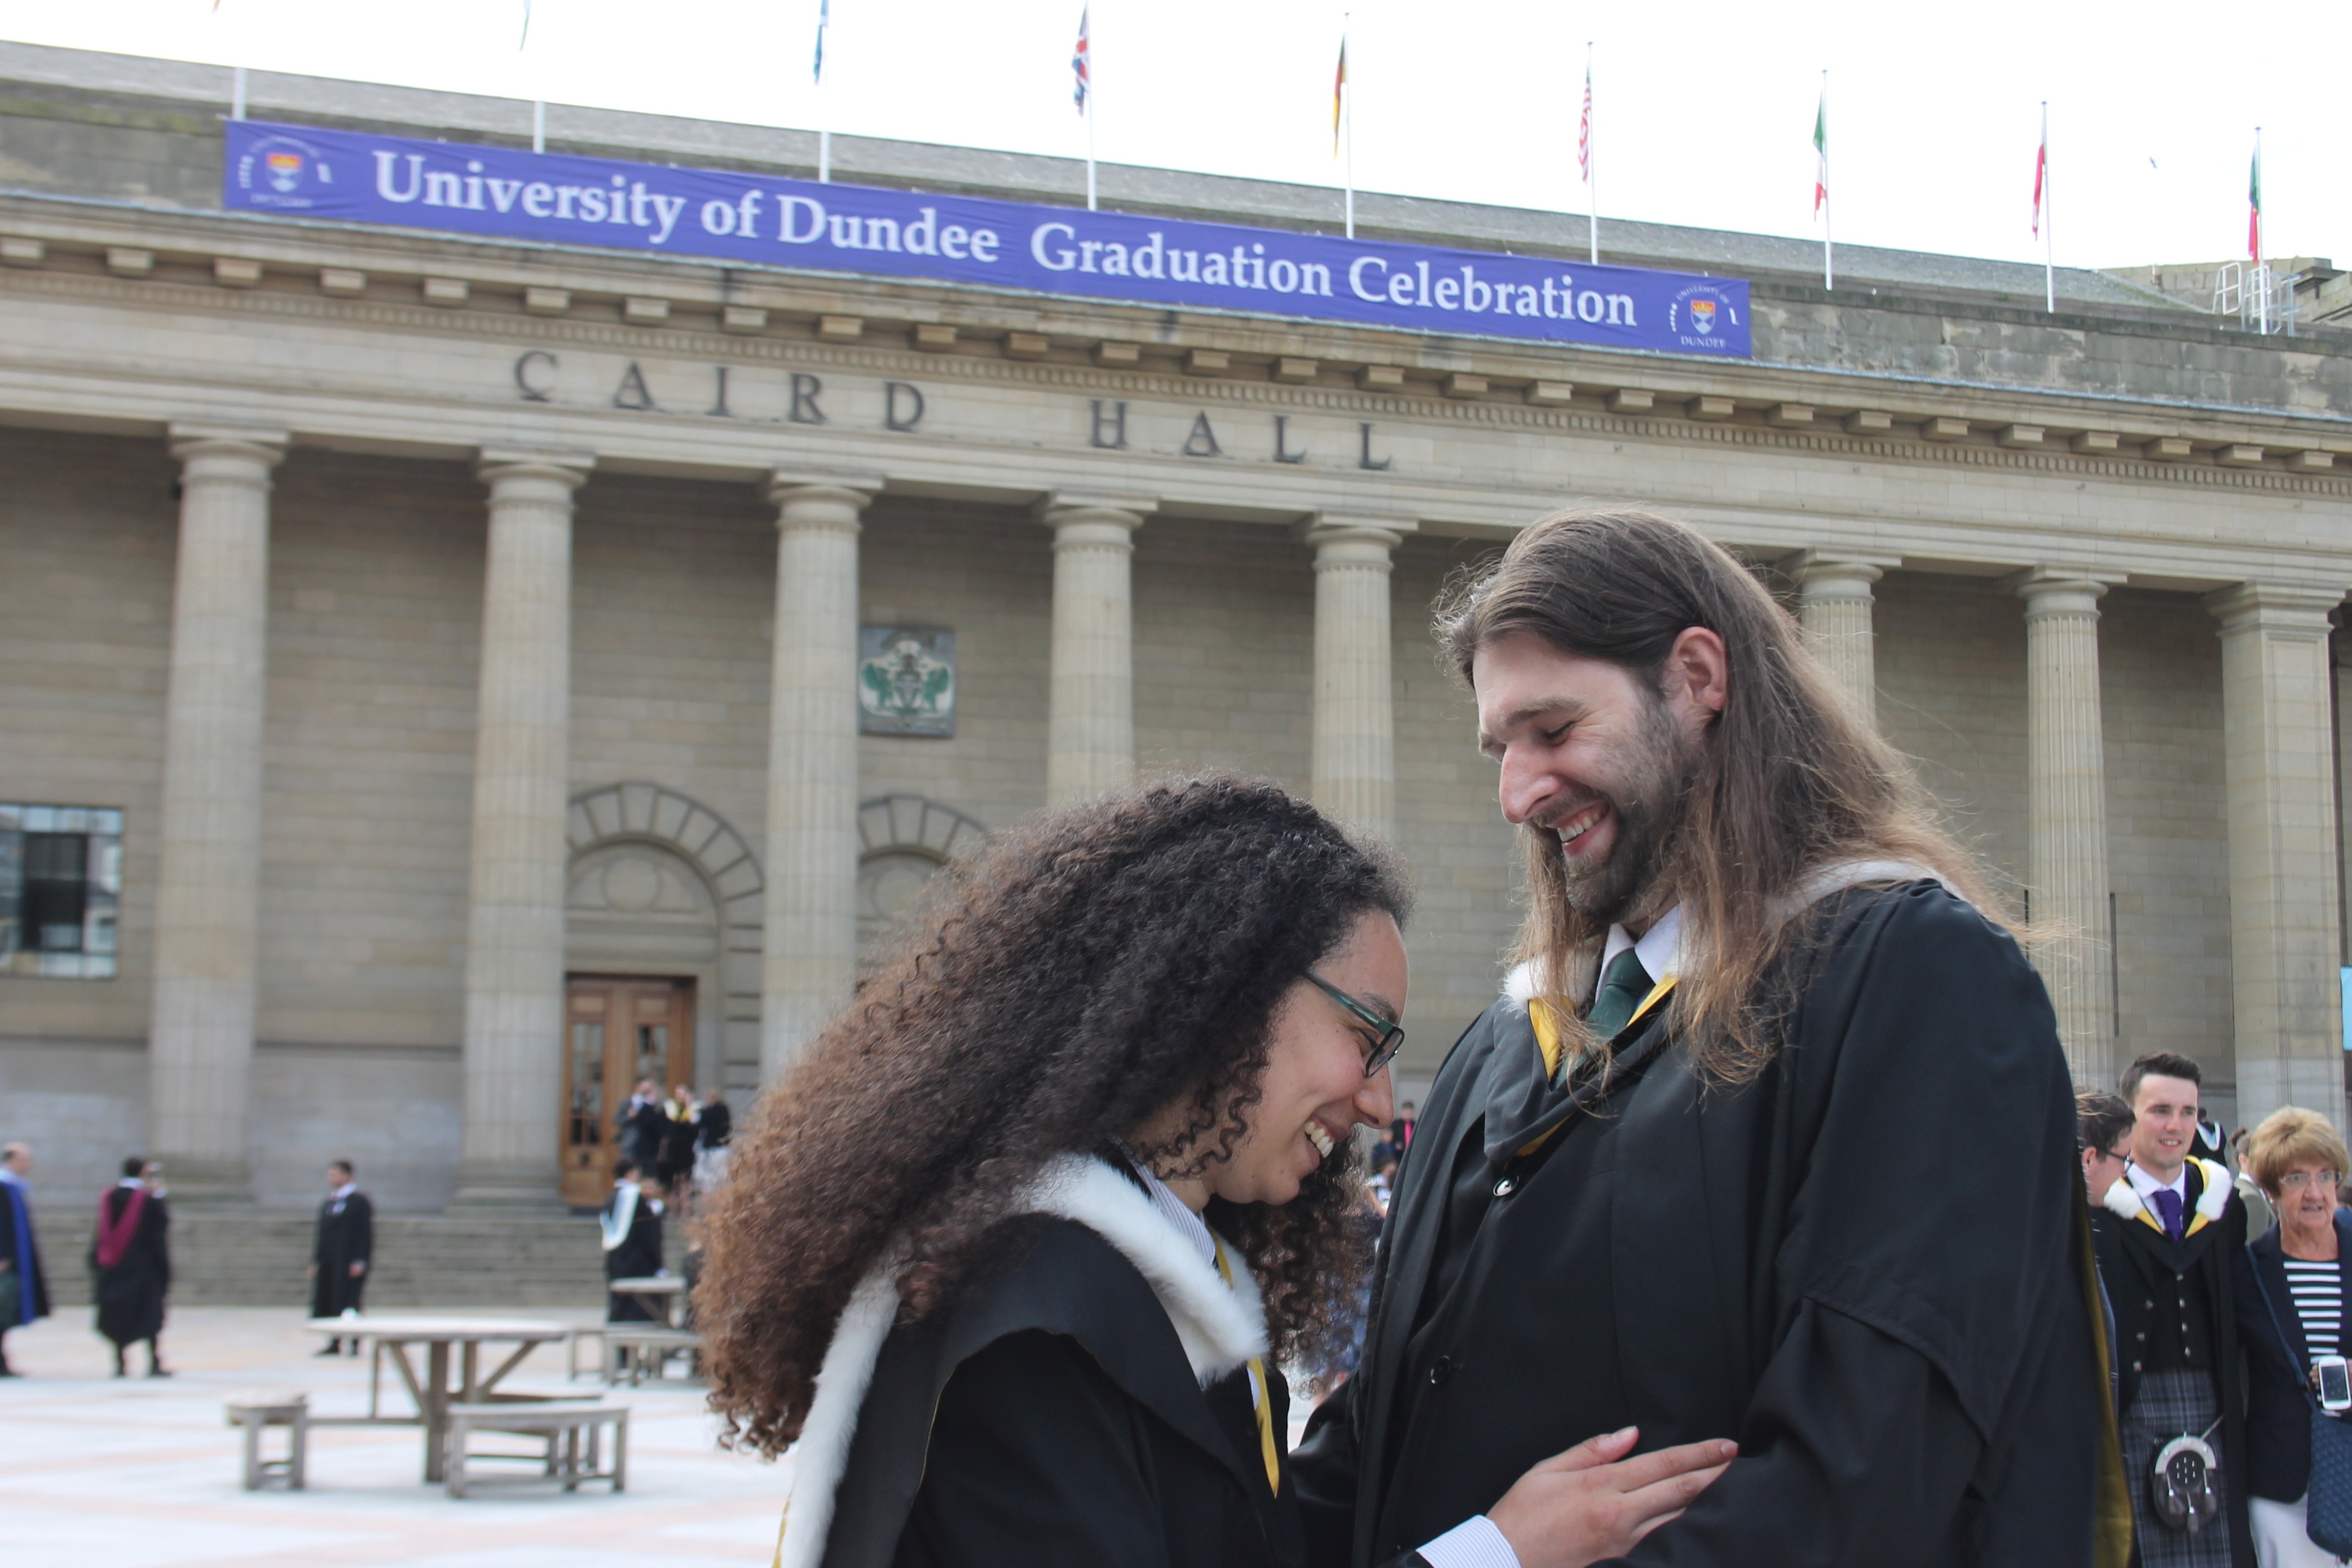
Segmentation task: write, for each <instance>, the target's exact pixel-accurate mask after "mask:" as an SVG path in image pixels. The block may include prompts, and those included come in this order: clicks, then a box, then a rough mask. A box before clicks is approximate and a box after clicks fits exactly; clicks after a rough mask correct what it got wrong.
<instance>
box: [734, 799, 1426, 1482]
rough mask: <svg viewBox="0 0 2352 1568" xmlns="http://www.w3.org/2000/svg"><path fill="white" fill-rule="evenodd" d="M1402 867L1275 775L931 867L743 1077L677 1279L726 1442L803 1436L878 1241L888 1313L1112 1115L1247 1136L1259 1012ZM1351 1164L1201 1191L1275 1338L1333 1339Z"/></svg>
mask: <svg viewBox="0 0 2352 1568" xmlns="http://www.w3.org/2000/svg"><path fill="white" fill-rule="evenodd" d="M1406 906H1407V897H1406V893H1405V889H1404V885H1403V882H1402V878H1401V877H1400V876H1399V874H1398V873H1397V871H1396V870H1395V869H1394V868H1393V867H1392V866H1391V863H1390V862H1389V861H1388V860H1386V859H1385V858H1382V857H1381V855H1380V854H1379V853H1378V852H1376V851H1372V850H1370V849H1367V848H1365V847H1361V846H1359V845H1357V844H1356V843H1354V842H1352V841H1351V840H1349V837H1347V836H1346V835H1345V834H1344V833H1342V832H1341V831H1340V830H1339V828H1338V827H1336V826H1333V825H1332V824H1331V822H1330V821H1329V820H1328V818H1326V817H1325V816H1322V815H1321V814H1320V813H1319V812H1318V811H1317V810H1316V809H1315V808H1314V807H1313V806H1311V805H1307V803H1306V802H1304V801H1302V800H1299V799H1297V797H1295V796H1293V795H1289V794H1288V793H1286V791H1284V790H1283V789H1281V788H1280V787H1278V786H1276V785H1275V784H1264V783H1256V782H1252V781H1245V780H1242V779H1237V778H1233V777H1227V776H1215V777H1208V778H1196V779H1191V780H1186V781H1181V782H1171V783H1166V784H1158V785H1154V786H1151V787H1149V788H1145V789H1141V790H1139V791H1136V792H1133V793H1130V794H1127V795H1115V796H1111V797H1108V798H1106V799H1102V800H1098V801H1095V802H1092V803H1090V804H1087V805H1079V806H1076V807H1072V808H1070V809H1067V810H1064V811H1059V812H1054V813H1050V814H1047V815H1045V816H1038V817H1035V818H1033V819H1031V820H1030V821H1028V822H1027V823H1024V824H1022V825H1020V826H1015V827H1013V828H1012V829H1010V830H1008V831H1006V832H1005V833H1003V835H1001V836H1000V837H997V838H996V839H994V840H992V842H991V843H990V844H989V845H988V846H987V847H984V848H983V849H982V851H981V852H980V853H979V854H978V855H976V856H974V857H972V858H970V859H968V860H964V861H960V862H956V863H952V864H950V865H949V866H948V867H946V868H943V869H942V870H941V871H940V874H939V875H938V876H937V877H936V878H935V879H933V883H932V887H931V889H929V892H928V894H927V897H926V900H925V902H924V904H923V905H922V906H921V908H920V910H919V913H918V915H917V917H916V918H915V919H913V920H911V921H908V935H907V936H906V937H905V938H904V939H903V940H902V942H901V944H900V946H899V948H898V952H896V954H895V956H892V957H890V958H888V959H887V961H886V962H885V963H883V964H882V965H881V966H880V968H879V969H878V970H877V971H876V972H875V973H873V974H872V976H871V977H870V978H869V979H868V980H867V981H866V984H864V985H863V986H862V987H861V989H860V990H859V993H858V994H857V996H856V999H855V1000H854V1001H853V1002H852V1003H851V1004H850V1005H849V1006H848V1007H847V1008H845V1010H844V1011H843V1012H841V1013H840V1014H839V1015H838V1016H835V1018H834V1019H833V1021H832V1022H831V1023H830V1024H829V1025H828V1026H826V1027H825V1029H824V1032H823V1033H822V1034H821V1035H820V1036H819V1037H817V1039H816V1041H815V1042H814V1045H813V1046H812V1047H811V1048H810V1051H809V1053H808V1055H807V1056H806V1057H805V1058H803V1059H802V1060H801V1061H800V1062H799V1063H798V1064H797V1065H796V1066H795V1067H794V1068H793V1069H792V1071H791V1073H790V1074H789V1075H788V1076H787V1077H786V1078H785V1079H784V1080H783V1082H782V1085H781V1086H780V1087H779V1088H778V1089H775V1090H773V1091H772V1092H771V1093H769V1094H768V1095H767V1097H766V1098H765V1099H763V1100H761V1102H760V1104H759V1106H758V1107H757V1109H756V1110H754V1112H753V1114H752V1117H751V1127H750V1129H749V1131H747V1132H746V1133H745V1134H744V1136H743V1137H742V1138H741V1139H740V1140H739V1141H738V1142H737V1143H736V1145H735V1154H734V1157H733V1163H732V1166H731V1168H730V1173H729V1180H728V1182H727V1184H726V1185H725V1187H723V1188H722V1189H721V1190H720V1192H719V1194H718V1197H717V1200H716V1202H715V1204H714V1205H713V1209H714V1212H713V1214H712V1216H711V1219H710V1226H709V1234H710V1239H709V1250H708V1253H707V1258H706V1262H705V1265H704V1270H703V1275H702V1279H701V1283H700V1286H699V1288H698V1289H697V1291H696V1294H695V1315H696V1320H697V1321H698V1324H699V1325H700V1327H701V1330H702V1333H703V1342H704V1347H705V1351H706V1354H707V1357H708V1360H709V1367H710V1373H711V1383H712V1394H711V1396H710V1402H711V1405H712V1406H713V1408H715V1409H716V1410H717V1411H718V1412H719V1414H720V1415H722V1416H724V1417H725V1418H726V1422H727V1428H728V1441H729V1442H730V1444H740V1445H741V1446H744V1447H752V1448H756V1449H759V1450H760V1451H761V1452H764V1453H769V1454H773V1453H775V1452H777V1451H779V1450H780V1449H782V1448H783V1447H785V1446H786V1445H788V1444H789V1443H791V1442H792V1441H793V1438H794V1437H795V1436H798V1435H799V1432H800V1429H801V1425H802V1423H803V1421H804V1420H805V1419H806V1417H807V1415H808V1409H809V1403H810V1400H811V1399H812V1398H813V1397H814V1380H815V1376H816V1373H817V1370H818V1368H819V1367H820V1366H821V1365H822V1364H823V1361H824V1352H825V1349H826V1346H827V1344H828V1343H829V1342H831V1339H832V1336H833V1331H834V1327H835V1323H836V1322H837V1321H839V1319H840V1316H841V1311H842V1309H843V1307H844V1306H845V1305H846V1304H847V1302H848V1300H849V1297H850V1294H851V1292H852V1290H853V1289H855V1288H856V1284H857V1282H858V1280H859V1279H861V1278H863V1277H864V1276H865V1275H866V1272H867V1271H868V1270H869V1269H871V1268H874V1267H875V1266H876V1265H877V1263H878V1262H879V1261H880V1260H881V1259H882V1258H884V1257H885V1256H886V1255H887V1256H889V1257H890V1258H892V1259H893V1261H894V1266H895V1267H896V1268H897V1269H898V1292H899V1297H900V1300H901V1302H902V1307H901V1316H902V1319H906V1320H913V1319H917V1318H921V1317H923V1316H926V1315H928V1314H930V1313H933V1312H936V1311H938V1310H940V1309H941V1308H943V1307H945V1306H947V1305H949V1304H950V1303H952V1301H953V1300H955V1299H956V1297H957V1294H958V1292H959V1290H960V1289H963V1288H965V1287H967V1286H968V1285H969V1284H970V1282H971V1279H972V1278H973V1276H974V1274H975V1272H976V1271H977V1270H978V1269H980V1268H982V1267H983V1265H985V1264H986V1263H988V1262H990V1261H992V1260H1001V1259H1002V1258H1003V1257H1004V1256H1005V1254H1006V1253H1007V1251H1008V1249H1009V1248H1011V1247H1014V1246H1017V1244H1018V1230H1019V1226H1007V1225H1006V1224H1005V1223H1004V1222H1005V1221H1007V1220H1008V1219H1009V1218H1011V1217H1013V1216H1014V1215H1016V1214H1017V1213H1018V1211H1019V1209H1020V1207H1021V1198H1022V1194H1023V1193H1024V1190H1025V1189H1026V1188H1027V1187H1028V1185H1029V1184H1030V1183H1031V1182H1032V1181H1033V1180H1034V1178H1035V1177H1036V1176H1037V1174H1038V1173H1040V1171H1041V1170H1042V1169H1043V1168H1044V1166H1045V1164H1046V1163H1047V1162H1048V1161H1050V1160H1052V1159H1054V1158H1055V1156H1057V1155H1061V1154H1065V1153H1084V1152H1098V1151H1102V1150H1105V1149H1107V1148H1108V1147H1110V1146H1111V1145H1112V1143H1113V1142H1114V1141H1115V1140H1118V1139H1121V1138H1132V1137H1133V1136H1134V1135H1135V1131H1136V1129H1138V1127H1139V1125H1141V1124H1142V1123H1143V1122H1145V1121H1147V1120H1148V1119H1150V1117H1152V1116H1153V1115H1154V1114H1155V1113H1156V1112H1159V1111H1160V1110H1164V1109H1165V1108H1166V1107H1168V1106H1170V1105H1173V1104H1180V1103H1181V1104H1185V1105H1187V1106H1188V1107H1189V1110H1190V1115H1189V1119H1188V1123H1187V1126H1186V1127H1185V1129H1184V1131H1181V1132H1180V1133H1178V1134H1176V1135H1175V1136H1174V1137H1173V1138H1172V1139H1171V1141H1170V1142H1168V1144H1167V1146H1165V1147H1149V1146H1138V1147H1136V1149H1135V1152H1136V1153H1137V1154H1138V1155H1139V1156H1141V1157H1142V1158H1144V1159H1146V1160H1148V1161H1151V1162H1153V1163H1157V1164H1160V1166H1161V1168H1162V1169H1163V1170H1164V1169H1167V1168H1168V1167H1169V1163H1171V1161H1176V1160H1177V1157H1178V1156H1179V1155H1181V1154H1182V1153H1183V1152H1185V1151H1187V1150H1190V1151H1191V1152H1192V1153H1191V1155H1190V1157H1189V1163H1184V1162H1179V1163H1183V1165H1184V1168H1186V1169H1189V1170H1199V1169H1201V1168H1203V1167H1204V1166H1205V1165H1206V1164H1207V1163H1209V1162H1210V1161H1213V1160H1214V1159H1217V1158H1221V1157H1223V1156H1224V1155H1226V1154H1229V1153H1230V1152H1231V1150H1232V1147H1233V1144H1234V1140H1236V1139H1237V1138H1239V1137H1240V1136H1241V1135H1242V1133H1243V1132H1244V1131H1245V1126H1244V1116H1245V1114H1246V1112H1247V1111H1248V1110H1250V1108H1251V1107H1252V1106H1253V1105H1255V1103H1256V1095H1257V1084H1258V1080H1259V1079H1260V1077H1261V1076H1262V1075H1263V1073H1264V1071H1265V1064H1266V1056H1267V1050H1268V1046H1269V1041H1268V1026H1270V1024H1271V1023H1272V1021H1273V1018H1274V1016H1275V1013H1276V1010H1277V1008H1278V1006H1279V1005H1280V1004H1281V1002H1282V1000H1283V998H1284V996H1285V994H1286V993H1287V992H1288V991H1289V990H1290V989H1291V988H1292V986H1293V985H1294V984H1296V983H1297V981H1298V979H1299V977H1300V975H1301V973H1303V972H1304V971H1305V970H1306V969H1307V967H1308V966H1309V965H1311V964H1313V963H1316V962H1317V961H1318V959H1320V958H1322V957H1324V956H1325V955H1326V954H1328V952H1331V951H1332V950H1333V949H1334V948H1336V947H1337V946H1339V943H1340V942H1343V941H1344V940H1345V939H1346V937H1347V935H1348V933H1349V930H1350V928H1351V927H1352V926H1353V925H1354V923H1355V921H1357V919H1358V918H1359V917H1360V916H1362V915H1364V914H1366V913H1369V912H1371V911H1374V910H1384V911H1386V912H1387V913H1389V914H1390V915H1391V916H1394V917H1395V918H1396V919H1397V921H1399V923H1402V921H1403V919H1404V916H1405V913H1406ZM1361 1183H1362V1175H1361V1173H1360V1171H1358V1170H1356V1169H1355V1168H1354V1164H1353V1162H1352V1161H1350V1160H1348V1159H1344V1158H1339V1157H1334V1158H1332V1159H1329V1160H1327V1161H1325V1162H1324V1163H1323V1165H1322V1167H1321V1168H1320V1169H1319V1170H1318V1171H1317V1172H1316V1173H1315V1174H1314V1175H1313V1176H1311V1177H1309V1178H1308V1179H1307V1183H1306V1184H1305V1186H1304V1187H1303V1189H1302V1190H1301V1192H1300V1194H1299V1196H1298V1197H1297V1199H1296V1200H1295V1201H1293V1202H1292V1203H1289V1204H1286V1205H1283V1206H1282V1207H1280V1208H1273V1207H1268V1206H1265V1205H1244V1206H1236V1205H1223V1204H1214V1203H1213V1204H1212V1205H1210V1212H1209V1214H1208V1215H1207V1218H1208V1220H1209V1223H1210V1224H1211V1226H1213V1227H1214V1228H1215V1229H1216V1230H1217V1231H1218V1232H1219V1234H1221V1235H1223V1237H1225V1238H1226V1239H1227V1240H1228V1241H1229V1242H1231V1243H1233V1244H1234V1246H1235V1247H1237V1248H1238V1249H1239V1250H1240V1251H1241V1252H1242V1253H1243V1255H1244V1257H1246V1258H1248V1259H1249V1262H1250V1266H1251V1269H1252V1271H1253V1272H1254V1273H1255V1275H1256V1276H1257V1278H1258V1280H1259V1283H1260V1285H1261V1287H1262V1289H1263V1290H1264V1293H1265V1303H1266V1314H1267V1321H1268V1327H1269V1329H1270V1330H1271V1331H1272V1332H1273V1336H1274V1340H1275V1347H1276V1351H1277V1352H1282V1353H1286V1354H1296V1355H1297V1356H1298V1357H1299V1358H1300V1359H1302V1360H1307V1361H1312V1360H1314V1359H1315V1358H1316V1357H1318V1355H1320V1354H1323V1353H1325V1352H1328V1351H1329V1350H1331V1349H1333V1348H1336V1345H1337V1342H1338V1340H1339V1337H1340V1335H1341V1334H1342V1333H1343V1332H1344V1323H1345V1321H1346V1319H1347V1317H1348V1312H1349V1305H1350V1303H1351V1301H1352V1292H1353V1290H1354V1288H1355V1284H1356V1281H1357V1280H1358V1279H1359V1278H1360V1274H1361V1272H1362V1269H1363V1268H1364V1266H1365V1264H1366V1262H1367V1261H1368V1260H1367V1259H1366V1258H1364V1257H1363V1256H1362V1252H1363V1246H1362V1242H1361V1239H1360V1227H1359V1226H1357V1225H1356V1223H1355V1222H1354V1219H1353V1215H1352V1210H1353V1209H1354V1207H1355V1205H1357V1204H1358V1202H1359V1201H1360V1194H1361Z"/></svg>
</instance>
